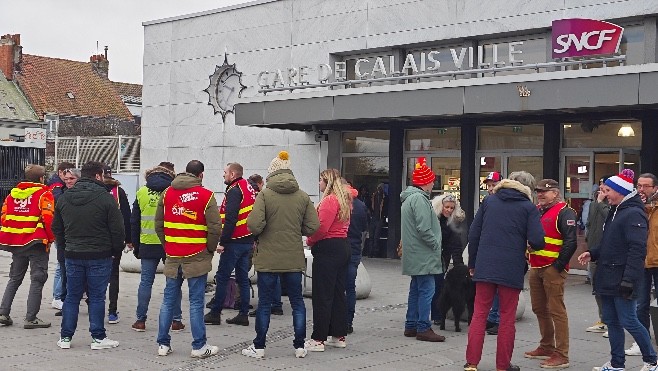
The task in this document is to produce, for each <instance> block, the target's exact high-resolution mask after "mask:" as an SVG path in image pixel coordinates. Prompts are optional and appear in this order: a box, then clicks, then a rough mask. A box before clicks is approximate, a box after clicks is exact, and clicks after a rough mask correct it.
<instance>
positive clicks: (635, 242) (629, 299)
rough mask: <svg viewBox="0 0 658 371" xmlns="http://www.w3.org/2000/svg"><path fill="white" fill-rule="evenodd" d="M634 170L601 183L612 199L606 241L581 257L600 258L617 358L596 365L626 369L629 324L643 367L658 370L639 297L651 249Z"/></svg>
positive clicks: (599, 279) (597, 287)
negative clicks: (639, 309)
mask: <svg viewBox="0 0 658 371" xmlns="http://www.w3.org/2000/svg"><path fill="white" fill-rule="evenodd" d="M633 177H634V174H633V171H632V170H630V169H624V170H623V171H622V172H621V173H620V174H619V175H615V176H611V177H610V178H608V179H607V180H606V181H605V183H604V184H603V185H602V186H601V190H602V191H603V192H604V194H605V195H606V197H607V199H608V202H609V203H610V213H608V218H607V219H606V221H605V228H604V229H603V237H602V239H601V243H600V244H599V245H597V246H595V247H594V248H593V249H591V250H589V251H586V252H584V253H582V254H580V256H579V257H578V261H579V262H580V263H581V264H586V263H588V262H590V261H595V262H597V263H598V264H597V268H596V277H595V279H594V291H595V292H596V293H597V294H599V295H600V296H601V303H602V304H603V322H604V323H605V324H606V325H607V326H608V334H609V335H610V337H609V338H608V340H609V341H610V354H611V359H610V361H609V362H606V363H605V364H604V365H603V366H601V367H595V368H594V371H616V370H624V367H625V363H626V355H625V353H624V329H625V330H627V331H628V332H629V333H630V334H631V336H633V338H634V339H635V342H636V343H637V344H638V346H639V347H640V350H641V352H642V360H643V361H644V367H642V371H656V370H657V369H658V366H656V352H655V351H654V349H653V346H652V345H651V338H650V337H649V332H648V331H647V329H646V328H645V327H644V326H642V324H641V323H640V321H639V320H638V318H637V297H638V294H639V291H640V290H641V287H642V276H643V268H644V260H645V258H646V254H647V249H646V247H647V215H646V213H645V210H644V204H643V203H642V200H641V198H640V196H639V195H638V194H637V191H636V190H635V189H633Z"/></svg>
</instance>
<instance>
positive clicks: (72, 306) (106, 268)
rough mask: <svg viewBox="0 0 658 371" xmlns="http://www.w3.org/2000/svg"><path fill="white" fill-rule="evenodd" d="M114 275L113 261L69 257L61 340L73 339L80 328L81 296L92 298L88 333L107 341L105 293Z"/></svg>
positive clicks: (67, 259) (67, 260)
mask: <svg viewBox="0 0 658 371" xmlns="http://www.w3.org/2000/svg"><path fill="white" fill-rule="evenodd" d="M111 272H112V258H105V259H96V260H83V259H69V258H66V299H64V306H63V307H62V329H61V337H63V338H64V337H68V338H72V337H73V334H75V329H76V328H77V327H78V312H79V310H80V300H82V293H83V292H84V291H85V289H86V290H87V296H88V297H89V306H88V308H89V332H91V337H92V338H94V339H99V340H102V339H105V337H106V334H105V326H104V325H105V322H104V319H105V294H106V293H107V284H108V282H109V281H110V273H111Z"/></svg>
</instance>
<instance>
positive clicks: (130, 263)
mask: <svg viewBox="0 0 658 371" xmlns="http://www.w3.org/2000/svg"><path fill="white" fill-rule="evenodd" d="M119 267H120V268H121V270H122V271H124V272H128V273H141V272H142V263H140V261H139V259H137V258H136V257H135V254H133V253H132V252H127V253H124V254H123V256H121V263H120V264H119ZM163 270H164V264H163V263H162V262H160V264H158V269H157V270H156V272H157V273H162V271H163Z"/></svg>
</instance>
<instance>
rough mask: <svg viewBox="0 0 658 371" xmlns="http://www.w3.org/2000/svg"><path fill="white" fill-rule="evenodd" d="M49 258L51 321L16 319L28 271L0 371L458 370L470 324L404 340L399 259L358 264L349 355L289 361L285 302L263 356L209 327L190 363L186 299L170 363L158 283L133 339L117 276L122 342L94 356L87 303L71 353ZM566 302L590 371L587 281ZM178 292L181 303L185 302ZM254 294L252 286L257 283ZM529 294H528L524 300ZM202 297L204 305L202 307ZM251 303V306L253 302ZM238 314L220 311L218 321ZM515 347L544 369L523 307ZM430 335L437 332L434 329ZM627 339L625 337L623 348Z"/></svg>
mask: <svg viewBox="0 0 658 371" xmlns="http://www.w3.org/2000/svg"><path fill="white" fill-rule="evenodd" d="M54 262H55V252H54V251H53V252H52V253H51V262H50V266H51V270H50V277H49V280H48V282H47V283H46V288H45V289H44V298H43V302H42V307H41V308H42V309H41V313H40V314H39V318H41V319H43V320H45V321H50V322H52V323H53V326H52V327H51V328H49V329H36V330H25V329H23V327H22V319H23V316H24V313H25V307H26V299H27V292H28V287H29V272H28V275H27V277H26V280H25V281H24V282H23V285H22V286H21V288H20V289H19V292H18V294H17V296H16V299H15V301H14V305H13V307H12V313H11V315H12V318H13V319H14V323H15V324H14V326H11V327H0V339H1V340H0V349H1V350H0V370H64V369H70V368H72V367H75V368H76V369H99V368H102V369H114V370H145V369H147V370H215V369H224V370H238V369H241V370H315V371H320V370H331V371H335V370H354V369H376V370H462V366H463V364H464V353H465V349H466V337H467V332H466V331H467V328H468V327H467V326H466V325H464V326H462V330H463V331H464V332H461V333H455V332H453V331H452V329H453V326H452V325H451V324H450V323H449V322H448V323H447V330H446V331H438V330H437V332H439V333H441V334H442V335H444V336H446V337H447V340H446V342H444V343H426V342H420V341H416V340H415V339H413V338H405V337H404V336H403V335H402V332H403V328H404V316H405V311H406V299H407V289H408V284H409V278H408V277H405V276H402V275H401V274H400V261H398V260H384V259H368V258H364V265H365V267H366V268H367V269H368V273H369V274H370V277H371V278H372V284H373V289H372V293H371V295H370V297H369V298H367V299H364V300H358V301H357V308H356V309H357V315H356V318H355V321H354V334H352V335H350V336H348V338H347V342H348V346H347V348H346V349H333V348H327V350H326V351H325V352H324V353H319V352H316V353H309V354H308V355H307V357H306V358H303V359H296V358H295V357H294V349H293V347H292V319H291V316H290V312H291V311H290V305H289V304H288V303H287V302H285V299H286V298H285V297H284V315H283V316H272V320H271V323H270V331H269V334H268V344H267V348H266V349H265V358H264V359H262V360H255V359H251V358H247V357H244V356H242V355H241V354H240V350H241V349H243V348H245V347H247V346H248V345H249V344H251V341H252V340H253V338H254V336H255V332H254V329H253V322H254V319H253V318H252V319H251V322H252V324H251V326H249V327H243V326H233V325H227V324H225V323H224V324H222V325H221V326H208V327H207V337H208V343H209V344H212V345H217V346H219V347H220V349H221V350H220V354H219V355H218V356H215V357H211V358H207V359H204V360H194V359H192V358H190V350H191V345H190V343H191V340H192V339H191V333H190V331H189V323H188V315H187V314H188V313H189V312H188V305H187V300H183V317H184V323H185V324H186V325H187V326H188V327H187V328H186V329H185V331H183V332H181V333H172V348H173V350H174V353H172V354H171V355H169V356H167V357H159V356H158V355H157V343H156V336H157V318H158V313H159V308H160V304H161V302H162V291H163V288H164V277H163V276H162V275H158V276H157V277H156V282H155V285H154V288H153V297H152V299H151V305H150V309H149V319H148V320H147V322H146V326H147V331H146V332H142V333H138V332H135V331H133V330H132V329H131V328H130V326H131V324H132V323H133V322H134V320H135V308H136V303H137V294H136V293H137V287H138V284H139V274H134V273H125V272H121V292H120V294H119V295H120V296H119V312H120V316H121V322H120V323H118V324H115V325H110V324H106V329H107V332H108V336H109V337H110V338H111V339H114V340H118V341H120V342H121V344H120V346H119V347H118V348H115V349H110V350H97V351H92V350H90V348H89V343H90V340H91V339H90V336H89V332H88V319H87V318H88V317H87V311H86V308H85V305H82V306H81V310H80V320H79V322H78V330H77V333H76V336H75V337H74V338H73V342H72V347H71V349H69V350H62V349H59V348H58V347H57V345H56V342H57V340H58V339H59V328H60V326H59V324H60V321H61V317H55V316H54V314H55V310H54V309H51V308H50V303H51V301H52V276H53V272H54ZM10 263H11V258H10V255H9V254H7V253H4V252H0V290H2V291H4V288H5V286H6V283H7V280H8V278H7V277H8V273H9V265H10ZM567 285H568V287H567V289H566V303H567V310H568V312H569V325H570V329H571V345H570V360H571V367H570V369H571V370H578V371H583V370H587V371H588V370H591V369H592V367H593V366H600V365H602V364H603V363H605V362H606V361H607V360H609V346H608V341H607V339H605V338H603V337H601V335H600V334H592V333H586V332H585V331H584V329H585V328H586V327H588V326H590V325H591V324H592V323H593V322H594V320H595V319H596V304H595V302H594V298H593V297H592V296H591V286H589V285H587V284H585V279H584V277H581V276H570V277H569V279H568V282H567ZM183 287H184V289H183V290H184V291H183V297H184V298H186V297H187V290H186V288H185V285H184V286H183ZM254 287H255V285H254ZM526 295H527V292H526ZM209 298H210V297H209V296H207V297H206V299H207V300H209ZM256 302H257V299H256V298H254V299H252V304H256ZM305 302H306V308H307V323H308V330H307V337H308V336H310V334H311V332H312V325H311V319H312V309H311V301H310V299H305ZM235 314H236V312H235V311H233V310H224V312H223V318H230V317H232V316H234V315H235ZM516 329H517V332H516V348H515V352H514V357H513V360H512V361H513V363H515V364H518V365H520V366H521V369H522V370H541V368H540V367H539V361H535V360H530V359H525V358H523V352H524V351H526V350H531V349H534V348H535V347H536V346H537V343H538V339H539V332H538V328H537V321H536V318H535V317H534V314H533V313H532V312H531V309H530V305H529V303H528V305H527V307H526V312H525V315H524V318H523V319H522V320H521V321H519V322H518V323H517V327H516ZM435 330H436V329H435ZM495 340H496V337H495V336H487V337H486V341H485V346H484V354H483V360H482V362H481V364H480V370H483V371H487V370H495ZM630 343H632V338H631V337H630V335H628V334H627V337H626V344H627V345H630ZM626 365H627V369H629V370H633V369H636V370H639V369H640V368H641V365H642V360H641V357H628V359H627V362H626Z"/></svg>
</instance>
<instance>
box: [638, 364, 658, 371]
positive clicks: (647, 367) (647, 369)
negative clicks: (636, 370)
mask: <svg viewBox="0 0 658 371" xmlns="http://www.w3.org/2000/svg"><path fill="white" fill-rule="evenodd" d="M656 370H658V365H652V364H651V363H646V362H644V366H642V369H640V371H656Z"/></svg>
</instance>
